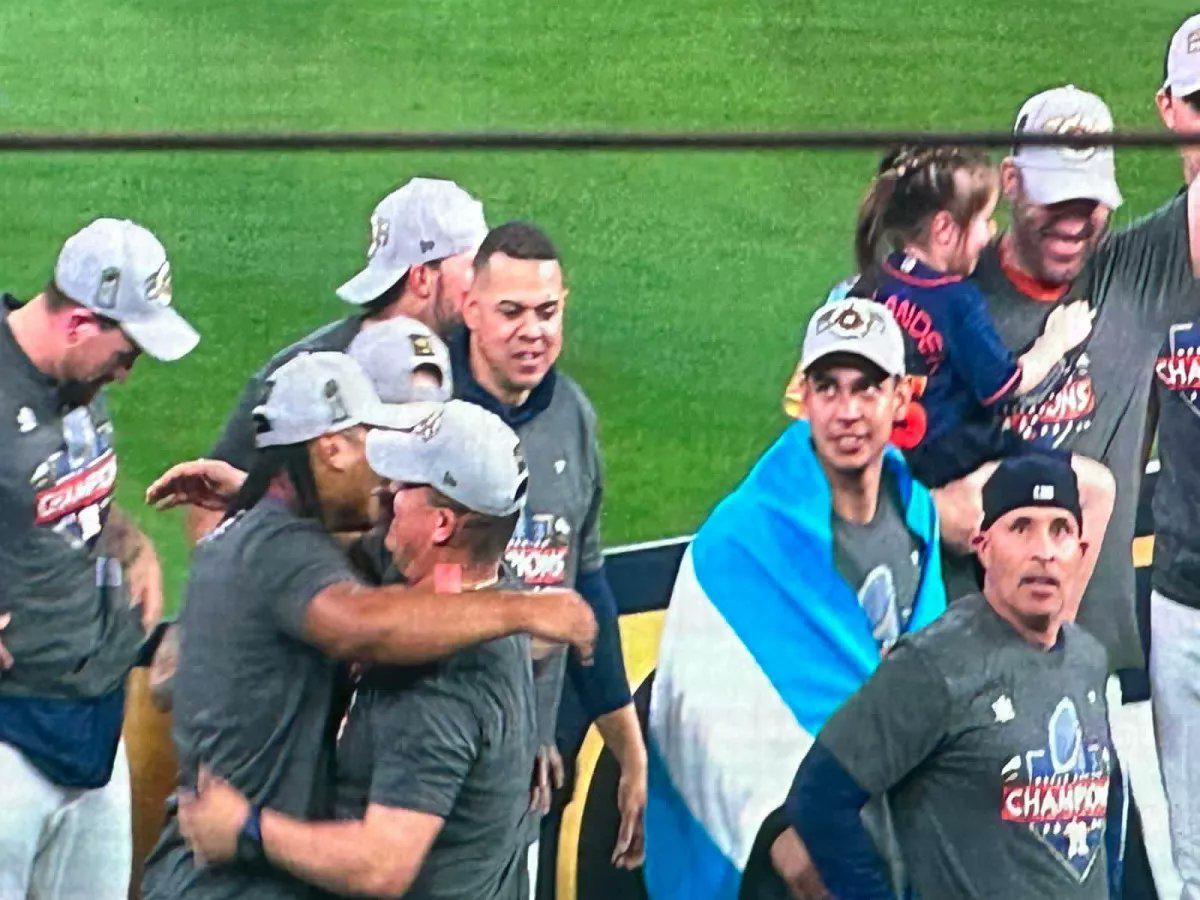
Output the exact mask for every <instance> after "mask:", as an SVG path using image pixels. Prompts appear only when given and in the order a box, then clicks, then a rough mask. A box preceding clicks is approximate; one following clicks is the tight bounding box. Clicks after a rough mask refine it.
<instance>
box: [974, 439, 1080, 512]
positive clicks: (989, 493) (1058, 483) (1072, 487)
mask: <svg viewBox="0 0 1200 900" xmlns="http://www.w3.org/2000/svg"><path fill="white" fill-rule="evenodd" d="M1023 506H1049V507H1054V508H1056V509H1063V510H1066V511H1067V512H1069V513H1070V514H1071V515H1073V516H1074V517H1075V521H1076V523H1078V525H1079V527H1080V528H1081V529H1082V528H1083V511H1082V510H1081V509H1080V507H1079V480H1078V479H1077V478H1076V477H1075V470H1074V469H1072V468H1071V464H1070V462H1069V461H1068V460H1067V459H1065V458H1063V457H1059V456H1051V455H1049V454H1046V453H1022V454H1021V455H1019V456H1010V457H1008V458H1007V459H1005V460H1003V461H1002V462H1001V463H1000V465H999V466H998V467H997V468H996V471H995V472H993V473H992V477H991V478H989V479H988V480H987V483H986V484H985V485H984V486H983V524H982V525H981V526H980V530H981V531H987V530H988V529H989V528H991V527H992V526H993V525H994V524H996V520H997V519H999V518H1000V517H1001V516H1003V515H1005V514H1006V513H1010V512H1012V511H1013V510H1014V509H1020V508H1021V507H1023Z"/></svg>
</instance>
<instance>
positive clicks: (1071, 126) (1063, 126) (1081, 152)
mask: <svg viewBox="0 0 1200 900" xmlns="http://www.w3.org/2000/svg"><path fill="white" fill-rule="evenodd" d="M1107 130H1108V129H1107V128H1105V127H1104V123H1103V122H1101V121H1100V120H1098V119H1094V118H1091V117H1090V116H1084V115H1081V114H1079V113H1076V114H1075V115H1071V116H1051V117H1050V118H1049V119H1047V120H1046V121H1045V122H1043V123H1042V131H1044V132H1045V133H1046V134H1062V135H1088V134H1099V133H1100V132H1102V131H1107ZM1099 149H1100V148H1099V147H1059V148H1058V151H1059V153H1061V154H1062V155H1063V156H1065V157H1067V158H1068V159H1074V160H1078V161H1079V162H1083V161H1084V160H1088V159H1091V158H1092V157H1093V156H1095V155H1096V151H1097V150H1099Z"/></svg>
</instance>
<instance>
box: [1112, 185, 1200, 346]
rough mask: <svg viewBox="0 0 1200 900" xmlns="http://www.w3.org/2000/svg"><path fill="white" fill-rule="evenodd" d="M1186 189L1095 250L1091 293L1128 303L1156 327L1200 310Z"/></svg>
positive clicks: (1135, 315) (1163, 327)
mask: <svg viewBox="0 0 1200 900" xmlns="http://www.w3.org/2000/svg"><path fill="white" fill-rule="evenodd" d="M1187 207H1188V203H1187V195H1186V194H1181V195H1179V196H1178V197H1176V198H1175V199H1174V200H1172V201H1171V202H1169V203H1167V204H1166V205H1164V206H1162V207H1160V208H1159V209H1158V210H1156V211H1154V212H1153V213H1151V214H1150V215H1148V216H1146V217H1144V218H1142V219H1140V220H1139V221H1137V222H1135V223H1134V224H1133V225H1131V226H1130V227H1129V228H1126V229H1124V230H1122V231H1118V232H1116V233H1114V234H1112V235H1111V236H1110V237H1108V238H1106V239H1105V240H1104V241H1103V242H1102V243H1101V244H1100V247H1099V248H1098V249H1097V251H1096V256H1095V267H1094V270H1093V273H1092V276H1093V279H1094V281H1093V284H1092V286H1091V296H1092V297H1101V296H1109V297H1111V298H1112V300H1110V302H1114V301H1115V302H1117V303H1123V304H1129V315H1130V316H1131V318H1132V319H1133V320H1135V321H1137V322H1139V323H1140V325H1142V326H1145V325H1149V326H1150V327H1151V328H1153V329H1154V330H1155V331H1165V330H1166V329H1167V327H1168V326H1170V325H1171V323H1173V322H1176V321H1179V320H1180V319H1187V318H1192V317H1194V316H1195V315H1196V314H1197V313H1200V291H1198V290H1197V288H1198V284H1197V281H1196V278H1195V275H1194V274H1193V272H1192V256H1191V246H1190V243H1189V239H1188V221H1187Z"/></svg>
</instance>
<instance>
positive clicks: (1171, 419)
mask: <svg viewBox="0 0 1200 900" xmlns="http://www.w3.org/2000/svg"><path fill="white" fill-rule="evenodd" d="M1154 373H1155V376H1156V377H1155V382H1156V390H1157V391H1158V404H1159V405H1158V459H1159V462H1160V464H1161V469H1160V470H1159V473H1158V483H1157V484H1156V485H1155V488H1154V574H1153V578H1152V583H1153V585H1154V589H1155V590H1157V591H1159V592H1160V593H1162V594H1164V595H1166V596H1167V597H1170V598H1171V599H1172V600H1174V601H1176V602H1177V603H1183V604H1185V605H1187V606H1190V607H1192V608H1193V609H1200V463H1198V460H1197V457H1196V455H1195V454H1196V452H1197V450H1198V449H1200V319H1196V318H1193V319H1189V320H1188V321H1184V322H1174V323H1172V324H1171V327H1170V329H1168V331H1167V336H1166V340H1165V341H1164V343H1163V347H1162V350H1161V351H1160V352H1159V356H1158V364H1157V365H1156V366H1155V369H1154Z"/></svg>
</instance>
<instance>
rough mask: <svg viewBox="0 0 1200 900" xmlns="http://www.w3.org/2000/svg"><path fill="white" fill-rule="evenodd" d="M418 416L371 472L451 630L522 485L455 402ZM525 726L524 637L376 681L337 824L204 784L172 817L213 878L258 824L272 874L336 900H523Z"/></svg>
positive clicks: (415, 574)
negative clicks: (382, 485)
mask: <svg viewBox="0 0 1200 900" xmlns="http://www.w3.org/2000/svg"><path fill="white" fill-rule="evenodd" d="M421 406H422V409H421V412H420V421H419V422H417V423H416V424H414V426H413V427H412V428H409V429H406V430H403V431H398V432H397V431H388V432H384V431H375V432H372V433H371V435H370V436H369V437H368V438H367V459H368V460H369V462H370V464H371V467H372V468H373V469H374V470H375V471H376V472H377V473H379V474H380V475H382V476H383V477H385V478H386V479H387V480H388V488H387V490H388V495H389V496H390V498H391V505H392V507H393V509H394V513H395V515H394V517H393V519H392V523H391V527H390V529H389V532H388V541H387V543H388V549H389V550H390V551H391V553H392V554H393V557H394V560H395V564H396V567H397V569H398V570H399V571H400V572H401V573H402V574H403V575H404V577H405V578H406V579H407V580H408V583H409V584H410V585H412V586H413V587H414V588H418V589H419V588H422V587H425V586H432V585H434V584H436V583H437V582H439V581H441V582H445V583H446V584H445V585H444V586H443V588H442V589H443V591H444V592H446V593H447V594H457V596H445V597H444V599H443V602H444V604H445V607H446V611H447V615H458V614H459V613H457V612H455V608H456V605H457V604H458V603H459V602H461V600H462V599H463V598H464V597H465V596H466V594H467V593H468V592H471V591H476V590H479V589H481V588H485V587H487V586H489V585H494V584H496V583H497V580H498V578H499V575H500V563H501V557H502V555H503V553H504V548H505V546H506V545H507V543H508V539H509V537H510V536H511V535H512V531H513V527H514V525H515V524H516V520H517V513H518V510H519V509H520V507H521V506H522V504H523V503H524V499H525V486H526V482H527V480H528V477H529V476H528V472H527V470H526V467H525V463H524V459H523V457H522V455H521V449H520V444H519V442H518V440H517V436H516V435H515V434H514V433H513V431H512V429H510V428H509V427H508V426H507V425H505V424H504V423H503V422H502V421H501V420H500V419H499V418H498V417H497V416H495V415H494V414H492V413H490V412H487V411H485V410H483V409H480V408H479V407H477V406H475V405H473V404H469V403H464V402H463V401H461V400H454V401H451V402H450V403H447V404H445V405H442V404H422V405H421ZM460 592H461V593H460ZM534 715H535V711H534V696H533V677H532V673H531V670H530V664H529V643H528V639H527V638H525V637H524V636H513V637H506V638H499V639H497V640H493V641H489V642H487V643H484V644H480V645H479V646H477V647H472V648H469V649H467V650H463V651H461V652H459V653H457V654H455V655H454V656H452V657H450V658H449V659H447V660H445V661H444V662H442V663H440V664H438V665H437V666H434V667H430V668H428V669H425V670H423V671H419V672H414V671H412V670H408V671H403V670H392V669H388V668H387V667H375V668H372V669H370V670H368V671H367V673H366V674H365V675H364V677H363V678H362V680H361V681H360V682H359V684H358V686H357V689H356V691H355V695H354V699H353V701H352V702H351V705H350V710H349V713H348V714H347V718H346V721H345V723H344V725H343V727H342V729H341V735H340V737H339V739H338V747H337V757H338V765H337V769H338V779H337V780H338V785H337V805H336V812H335V817H334V819H332V820H326V821H312V822H305V821H303V819H302V818H297V817H294V816H287V815H284V814H282V813H280V812H279V811H277V810H275V809H271V808H266V809H256V808H252V807H251V806H250V804H249V802H248V801H247V800H245V799H244V798H243V797H241V796H240V795H239V793H238V792H236V791H235V790H234V789H233V788H232V787H230V786H229V785H228V784H225V783H223V782H221V781H220V780H218V779H216V778H206V779H205V780H204V781H203V782H202V784H201V788H200V792H199V795H198V797H197V798H196V800H195V801H193V802H190V803H189V804H187V805H186V806H185V807H184V808H183V809H182V810H181V813H180V816H181V820H182V822H183V825H184V830H185V833H186V834H188V836H189V839H190V840H192V841H193V843H194V845H195V846H196V848H197V849H198V850H199V852H200V853H201V855H202V856H203V857H204V858H206V859H208V860H210V861H212V862H214V863H219V862H222V861H223V860H225V859H228V858H230V856H231V855H232V854H233V852H234V850H235V847H236V838H237V834H238V832H239V830H240V829H241V828H242V825H243V823H244V822H245V821H247V819H248V818H251V817H254V816H258V817H259V818H260V821H261V833H262V844H263V851H264V854H265V856H266V858H267V859H268V860H269V861H270V862H271V864H272V865H275V866H277V867H279V868H281V869H284V870H286V871H289V872H291V873H292V874H294V875H296V876H297V877H299V878H302V879H304V880H306V881H309V882H311V883H314V884H316V885H318V886H320V887H323V888H326V889H329V890H333V891H336V892H337V893H339V894H364V895H371V896H380V895H383V896H389V897H392V896H400V895H402V894H403V895H404V896H406V897H412V898H414V900H419V898H429V897H462V898H464V900H465V898H471V900H485V898H493V900H496V898H505V900H518V898H520V900H524V898H526V897H527V896H528V890H527V887H526V884H525V880H526V871H525V867H524V866H523V865H522V864H521V862H522V857H523V855H524V850H525V846H526V843H527V840H528V835H529V833H530V830H531V829H532V827H533V826H534V824H535V818H534V816H533V814H532V813H531V812H530V811H529V808H528V807H529V803H528V797H529V791H528V783H529V773H530V771H531V770H532V768H533V760H534V754H535V752H536V749H537V741H536V735H537V732H536V727H535V721H534Z"/></svg>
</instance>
